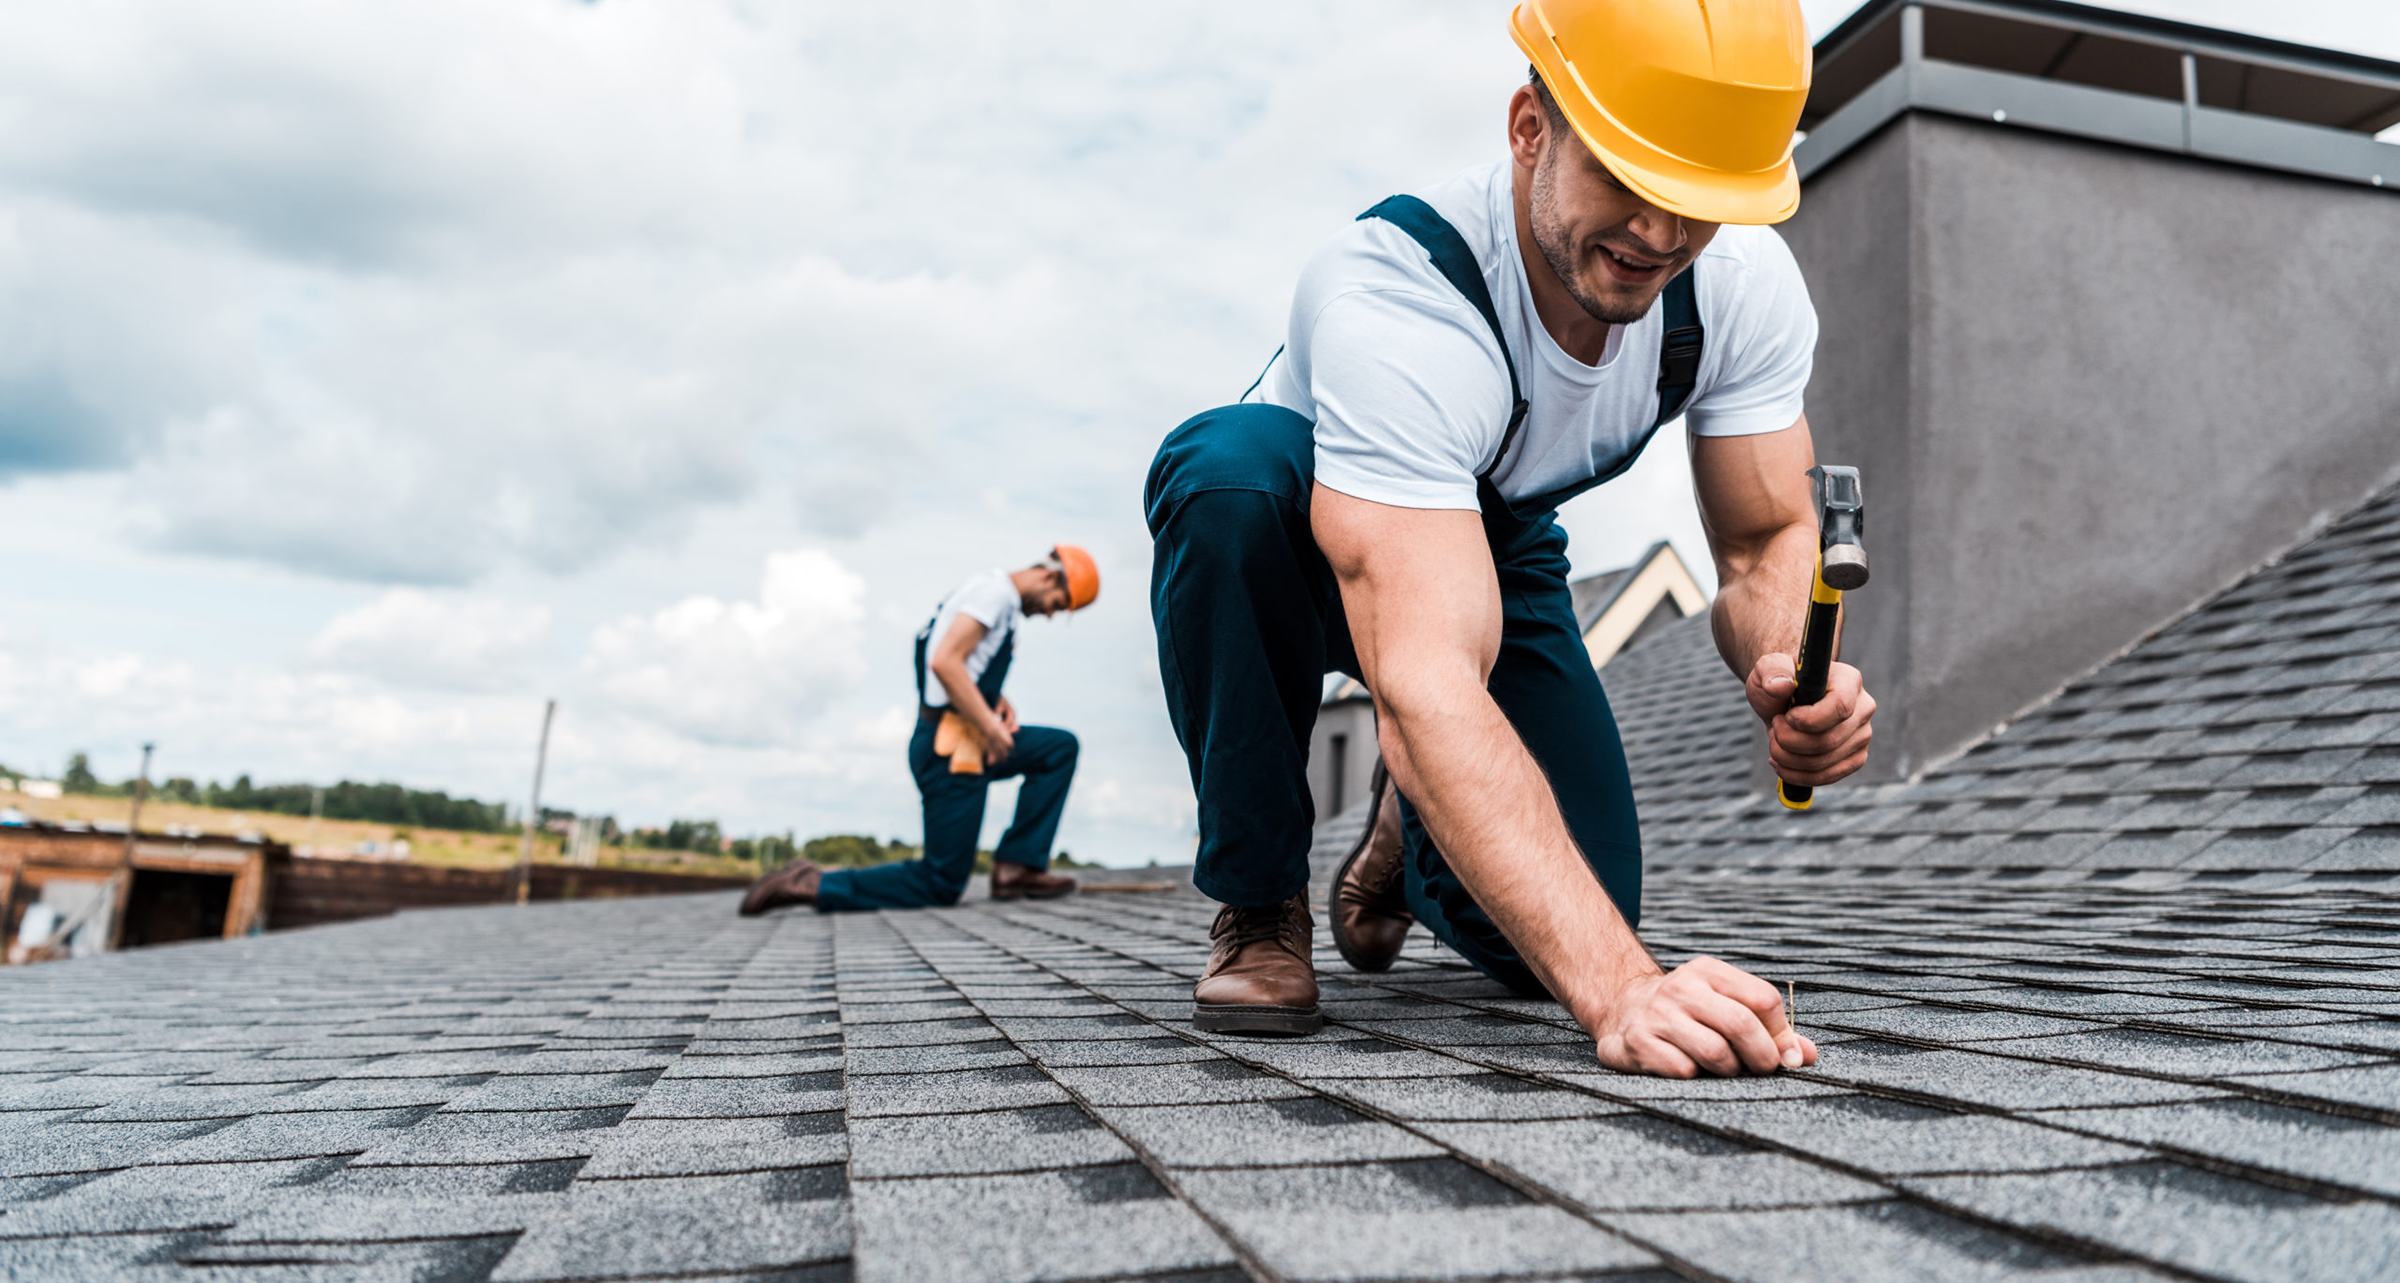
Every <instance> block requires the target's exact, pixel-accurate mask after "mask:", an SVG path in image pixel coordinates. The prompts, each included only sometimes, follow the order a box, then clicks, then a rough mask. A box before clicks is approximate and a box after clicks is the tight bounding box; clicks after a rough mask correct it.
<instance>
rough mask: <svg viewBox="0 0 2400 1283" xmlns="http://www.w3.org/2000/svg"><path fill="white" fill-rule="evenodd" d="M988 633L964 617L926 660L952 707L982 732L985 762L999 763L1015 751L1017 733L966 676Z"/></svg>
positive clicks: (943, 636) (952, 625)
mask: <svg viewBox="0 0 2400 1283" xmlns="http://www.w3.org/2000/svg"><path fill="white" fill-rule="evenodd" d="M989 631H990V630H989V629H987V628H985V627H984V626H983V624H982V623H981V622H980V621H979V620H977V619H976V618H975V617H974V616H972V615H965V614H961V615H960V616H959V617H958V618H956V619H954V620H952V621H951V623H950V631H949V632H947V633H944V634H942V638H941V640H940V642H938V643H936V644H935V646H934V648H933V654H931V655H930V656H927V657H926V660H925V667H926V668H928V669H930V670H932V672H933V676H934V680H936V681H939V682H940V683H941V684H942V689H943V690H944V691H946V692H948V693H949V695H950V707H951V708H953V709H955V710H957V712H958V715H959V716H960V717H963V718H966V719H967V720H968V721H969V722H972V723H974V725H975V729H976V730H979V731H981V732H983V743H984V759H985V760H986V761H992V762H997V761H1001V760H1002V759H1004V758H1006V757H1007V756H1008V755H1009V754H1010V753H1013V752H1015V751H1016V747H1017V738H1016V732H1015V730H1014V729H1013V728H1011V727H1010V726H1009V725H1008V724H1007V723H1006V722H1005V721H1003V720H1002V718H1001V716H1000V713H999V711H998V710H997V709H994V708H993V707H992V706H991V704H990V703H989V702H987V701H986V700H985V699H984V698H983V692H982V691H979V690H977V689H975V679H974V678H972V677H970V676H968V675H967V656H969V655H972V654H974V653H975V646H976V643H978V642H981V641H982V640H983V635H984V634H985V633H986V632H989Z"/></svg>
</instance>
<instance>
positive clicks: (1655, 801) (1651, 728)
mask: <svg viewBox="0 0 2400 1283" xmlns="http://www.w3.org/2000/svg"><path fill="white" fill-rule="evenodd" d="M1601 678H1602V681H1603V683H1604V684H1605V685H1606V686H1607V687H1608V690H1609V695H1610V698H1611V700H1612V701H1613V703H1614V705H1615V708H1616V712H1617V718H1618V722H1619V725H1620V726H1621V728H1622V729H1623V732H1624V735H1625V741H1626V752H1627V755H1628V757H1629V758H1630V760H1631V762H1632V766H1633V774H1634V785H1635V793H1636V796H1637V798H1638V799H1639V801H1640V803H1641V808H1642V834H1643V843H1644V848H1645V849H1644V855H1645V858H1646V859H1647V861H1648V863H1649V864H1650V866H1651V867H1653V868H1657V867H1660V866H1679V867H1692V868H1699V867H1716V866H1740V867H1756V866H1759V865H1762V864H1774V865H1783V866H1790V867H1824V868H1851V869H1857V868H1898V867H1907V868H1912V869H1929V868H1957V869H2005V870H2012V871H2016V872H2018V873H2022V874H2026V875H2033V874H2036V873H2038V874H2039V875H2041V876H2066V877H2092V878H2109V877H2132V876H2142V877H2144V878H2145V879H2146V880H2152V881H2154V880H2156V879H2157V878H2159V877H2184V878H2195V877H2196V878H2206V879H2209V880H2214V881H2219V882H2230V881H2236V880H2245V879H2246V880H2250V881H2252V882H2254V883H2258V884H2265V883H2270V882H2274V883H2288V882H2294V881H2299V880H2305V879H2309V878H2317V879H2324V880H2331V881H2360V882H2363V883H2370V884H2372V883H2381V882H2385V881H2388V880H2390V879H2393V878H2400V494H2389V495H2386V496H2384V497H2383V498H2382V499H2380V500H2378V501H2377V502H2374V503H2371V504H2369V505H2367V506H2366V507H2364V508H2362V509H2360V510H2359V511H2358V512H2356V513H2353V514H2351V515H2350V516H2349V517H2348V518H2347V519H2345V520H2343V521H2341V522H2339V523H2337V524H2336V525H2334V526H2333V527H2332V528H2331V529H2329V530H2327V531H2326V532H2325V533H2324V534H2323V535H2322V536H2321V537H2319V538H2317V539H2314V540H2311V541H2310V542H2309V543H2307V544H2305V545H2303V546H2302V547H2301V548H2299V549H2298V550H2296V551H2294V552H2293V553H2292V554H2291V555H2289V556H2287V557H2285V558H2283V559H2281V560H2279V561H2277V562H2276V563H2275V564H2273V565H2271V566H2268V567H2267V568H2265V569H2264V570H2261V571H2260V572H2258V573H2257V574H2255V575H2252V576H2251V577H2249V578H2248V579H2246V580H2244V581H2243V582H2242V583H2241V584H2239V585H2237V586H2236V587H2234V588H2233V589H2232V590H2230V591H2228V592H2226V593H2225V594H2223V595H2221V596H2219V597H2217V598H2216V599H2214V600H2213V601H2210V602H2208V603H2207V604H2205V605H2204V606H2202V607H2201V608H2200V609H2198V610H2195V611H2193V612H2192V613H2191V614H2189V615H2187V616H2185V617H2184V618H2182V619H2180V620H2178V621H2176V622H2175V623H2173V624H2172V625H2170V626H2168V627H2166V628H2164V629H2162V630H2160V631H2159V632H2158V633H2157V634H2156V635H2155V636H2153V637H2150V638H2148V639H2146V640H2144V641H2143V642H2142V643H2141V644H2140V645H2138V646H2136V647H2134V648H2133V649H2132V650H2130V651H2128V652H2127V653H2126V654H2125V655H2123V656H2121V657H2120V658H2118V659H2117V660H2115V661H2114V662H2112V663H2109V664H2107V665H2105V666H2103V667H2102V668H2101V669H2099V670H2098V671H2097V672H2094V673H2092V674H2090V675H2089V676H2087V677H2085V678H2083V679H2082V680H2080V681H2077V682H2075V683H2073V684H2071V685H2070V686H2068V687H2067V688H2066V690H2064V691H2063V692H2061V693H2060V694H2059V695H2058V696H2057V697H2056V698H2054V699H2051V700H2049V701H2047V702H2045V703H2044V704H2042V705H2041V706H2040V707H2038V708H2035V709H2034V710H2032V711H2031V712H2029V713H2028V714H2026V715H2025V716H2024V717H2022V718H2020V719H2019V720H2018V721H2016V722H2015V723H2014V724H2012V725H2010V726H2009V727H2007V728H2006V729H2005V730H2003V731H2001V732H2000V733H1999V734H1997V735H1994V736H1992V737H1991V738H1990V739H1988V740H1986V741H1984V742H1983V743H1981V744H1979V745H1977V746H1976V747H1975V748H1974V749H1972V750H1971V751H1969V752H1967V753H1966V754H1964V755H1963V756H1961V757H1959V758H1958V759H1956V760H1954V761H1952V762H1949V763H1947V764H1945V765H1943V766H1941V767H1939V768H1938V769H1935V770H1932V771H1930V772H1927V773H1926V774H1925V775H1924V776H1923V777H1921V778H1919V779H1917V780H1915V781H1912V782H1908V783H1900V784H1890V785H1884V786H1880V787H1872V788H1859V787H1837V788H1833V789H1827V790H1824V791H1822V792H1820V793H1819V794H1818V795H1817V809H1816V810H1815V811H1814V812H1813V813H1810V814H1807V815H1798V816H1795V815H1792V814H1790V813H1788V812H1786V811H1784V810H1783V809H1782V808H1781V807H1779V806H1777V805H1776V804H1775V802H1774V801H1773V800H1772V799H1770V798H1768V797H1766V796H1764V795H1763V794H1762V793H1761V792H1759V791H1758V790H1756V789H1755V788H1753V787H1752V785H1751V783H1750V780H1751V777H1750V771H1751V767H1752V761H1751V759H1752V756H1753V754H1754V753H1755V752H1756V751H1757V749H1756V748H1755V746H1754V745H1753V743H1752V738H1751V735H1752V732H1751V729H1750V724H1751V718H1750V715H1749V712H1748V710H1747V708H1746V707H1745V706H1744V705H1743V703H1742V695H1741V685H1740V683H1739V682H1738V681H1737V680H1736V679H1735V678H1734V677H1733V676H1732V675H1731V674H1730V673H1728V672H1727V671H1726V670H1725V667H1724V665H1723V663H1722V662H1720V661H1719V660H1718V659H1717V657H1716V652H1715V648H1714V647H1713V645H1711V644H1710V642H1709V640H1708V627H1707V623H1706V621H1705V620H1703V619H1693V620H1686V621H1682V622H1680V623H1678V624H1676V625H1675V626H1674V627H1673V628H1671V629H1667V630H1664V631H1662V632H1661V633H1660V634H1658V635H1657V636H1656V637H1654V638H1651V639H1648V640H1646V641H1644V642H1642V643H1641V644H1639V645H1637V646H1634V647H1632V648H1630V649H1629V650H1627V651H1626V653H1625V654H1623V655H1621V656H1619V657H1618V658H1617V660H1616V661H1615V662H1613V663H1612V664H1610V665H1609V667H1608V669H1607V670H1606V671H1605V672H1603V673H1602V674H1601ZM2394 885H2396V886H2400V883H2394Z"/></svg>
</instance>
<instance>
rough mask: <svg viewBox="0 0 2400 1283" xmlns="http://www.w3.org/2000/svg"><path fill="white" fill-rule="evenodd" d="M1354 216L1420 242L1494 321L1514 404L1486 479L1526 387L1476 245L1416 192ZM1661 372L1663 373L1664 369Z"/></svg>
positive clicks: (1502, 454)
mask: <svg viewBox="0 0 2400 1283" xmlns="http://www.w3.org/2000/svg"><path fill="white" fill-rule="evenodd" d="M1358 217H1359V219H1360V220H1361V221H1363V220H1366V219H1370V218H1380V219H1382V220H1383V221H1385V222H1387V223H1390V224H1391V225H1392V226H1394V227H1397V228H1399V229H1400V230H1401V231H1404V232H1406V233H1408V234H1409V237H1410V238H1411V239H1413V240H1414V241H1416V243H1417V244H1419V245H1422V246H1424V247H1425V253H1426V254H1427V255H1428V256H1429V257H1431V258H1432V259H1433V266H1434V270H1435V271H1438V272H1440V273H1441V274H1442V279H1444V280H1446V281H1448V282H1450V285H1451V288H1453V289H1455V290H1457V291H1458V292H1459V293H1460V294H1463V295H1465V296H1466V300H1467V301H1468V302H1469V303H1472V304H1474V305H1475V310H1476V311H1478V312H1481V313H1482V314H1483V323H1484V324H1485V325H1488V326H1490V327H1492V342H1494V343H1497V344H1499V345H1500V360H1501V362H1502V363H1503V364H1505V365H1506V366H1507V367H1508V399H1509V403H1510V405H1511V406H1513V407H1514V408H1513V409H1511V410H1510V411H1509V414H1508V431H1506V432H1504V433H1502V434H1501V437H1500V449H1499V452H1498V453H1496V454H1494V455H1493V456H1492V462H1491V465H1490V466H1489V467H1486V468H1485V469H1484V470H1483V471H1482V472H1481V473H1479V474H1477V479H1478V480H1483V479H1487V478H1489V477H1490V476H1491V475H1492V473H1493V471H1494V470H1495V469H1497V468H1498V467H1499V466H1500V461H1501V460H1502V459H1505V458H1507V457H1508V447H1509V446H1510V444H1511V443H1513V442H1514V441H1515V440H1516V439H1517V429H1518V428H1519V427H1520V426H1522V425H1523V424H1524V422H1525V390H1524V386H1523V385H1522V384H1520V383H1518V382H1517V360H1516V358H1515V357H1514V356H1511V355H1510V354H1509V351H1508V338H1507V336H1506V335H1504V334H1502V333H1501V332H1500V313H1499V312H1498V311H1497V310H1496V309H1494V308H1493V307H1492V292H1491V290H1490V289H1488V288H1486V287H1485V286H1484V283H1483V269H1482V267H1480V266H1478V265H1477V264H1476V262H1475V251H1473V250H1471V249H1468V248H1467V241H1466V238H1465V237H1463V236H1460V235H1459V234H1458V229H1457V228H1455V227H1452V226H1451V225H1450V220H1449V219H1446V218H1444V217H1442V216H1441V215H1440V214H1439V213H1436V212H1435V211H1434V208H1433V206H1431V205H1428V204H1426V203H1425V202H1424V201H1421V200H1419V199H1417V198H1416V197H1414V196H1407V195H1402V196H1387V197H1385V198H1384V199H1383V200H1381V201H1378V202H1377V203H1376V205H1375V207H1374V208H1373V209H1370V210H1368V211H1367V212H1366V213H1364V214H1361V215H1359V216H1358ZM1698 366H1699V358H1698V357H1697V356H1696V355H1695V356H1694V358H1693V368H1694V369H1695V370H1697V369H1698ZM1660 377H1661V379H1662V380H1663V379H1664V377H1665V375H1664V374H1663V372H1662V374H1661V376H1660ZM1662 386H1663V384H1662ZM1684 391H1685V392H1686V393H1687V394H1688V393H1689V392H1690V391H1691V384H1690V383H1689V382H1688V381H1687V382H1686V383H1685V385H1684Z"/></svg>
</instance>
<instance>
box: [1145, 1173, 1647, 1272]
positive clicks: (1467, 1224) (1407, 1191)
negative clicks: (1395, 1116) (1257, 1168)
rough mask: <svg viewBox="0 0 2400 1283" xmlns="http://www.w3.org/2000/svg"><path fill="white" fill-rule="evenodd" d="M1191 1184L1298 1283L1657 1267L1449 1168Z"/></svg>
mask: <svg viewBox="0 0 2400 1283" xmlns="http://www.w3.org/2000/svg"><path fill="white" fill-rule="evenodd" d="M1182 1183H1183V1186H1184V1189H1185V1191H1186V1193H1187V1194H1188V1195H1189V1196H1190V1198H1191V1199H1192V1201H1193V1202H1194V1203H1195V1204H1197V1205H1198V1206H1200V1207H1201V1208H1202V1209H1203V1210H1205V1211H1207V1212H1208V1213H1210V1214H1211V1215H1213V1216H1215V1217H1217V1218H1219V1219H1220V1220H1221V1221H1223V1222H1224V1223H1225V1224H1226V1225H1227V1226H1228V1227H1229V1228H1230V1229H1231V1230H1232V1231H1233V1232H1234V1234H1236V1235H1237V1236H1239V1237H1240V1238H1241V1239H1242V1241H1243V1243H1244V1244H1245V1245H1246V1246H1248V1247H1249V1248H1250V1249H1251V1250H1252V1251H1253V1252H1256V1253H1257V1254H1258V1255H1259V1257H1260V1258H1261V1259H1262V1260H1263V1261H1264V1262H1265V1263H1266V1264H1267V1266H1268V1267H1269V1268H1270V1269H1273V1270H1275V1271H1276V1272H1277V1273H1278V1274H1280V1275H1281V1276H1283V1277H1285V1278H1290V1279H1396V1278H1465V1277H1488V1276H1494V1275H1517V1274H1541V1275H1550V1276H1556V1275H1560V1274H1567V1273H1570V1272H1578V1273H1579V1272H1585V1271H1601V1270H1618V1269H1627V1268H1632V1267H1636V1266H1642V1265H1651V1264H1655V1263H1657V1259H1658V1258H1656V1257H1655V1256H1652V1255H1651V1254H1650V1253H1648V1252H1646V1251H1643V1250H1642V1249H1640V1248H1638V1247H1635V1246H1633V1245H1632V1244H1630V1243H1628V1242H1626V1241H1625V1240H1623V1239H1621V1238H1618V1237H1617V1236H1615V1235H1613V1234H1610V1233H1608V1232H1607V1231H1605V1230H1602V1229H1599V1228H1596V1227H1594V1226H1592V1225H1589V1224H1587V1223H1585V1222H1583V1221H1579V1220H1577V1219H1575V1218H1574V1217H1571V1216H1569V1215H1568V1214H1567V1213H1565V1212H1563V1211H1560V1210H1559V1209H1557V1208H1554V1207H1544V1206H1541V1205H1539V1204H1536V1203H1534V1202H1532V1201H1531V1200H1529V1199H1527V1198H1526V1197H1525V1196H1524V1195H1522V1194H1519V1193H1518V1192H1516V1191H1515V1190H1512V1189H1510V1188H1508V1187H1507V1186H1505V1185H1502V1184H1501V1183H1499V1182H1498V1181H1495V1180H1493V1179H1492V1178H1491V1177H1489V1176H1486V1175H1484V1174H1482V1173H1481V1172H1478V1171H1475V1170H1474V1169H1473V1168H1470V1167H1467V1166H1466V1165H1464V1164H1462V1163H1459V1162H1457V1161H1455V1160H1452V1159H1446V1158H1444V1159H1421V1160H1416V1161H1413V1162H1402V1163H1374V1164H1368V1165H1365V1166H1348V1167H1301V1168H1289V1169H1283V1170H1278V1171H1275V1172H1271V1173H1255V1172H1193V1173H1191V1174H1189V1175H1188V1176H1186V1177H1184V1178H1183V1182H1182ZM1333 1225H1339V1226H1340V1229H1339V1230H1338V1231H1336V1232H1330V1233H1329V1232H1328V1230H1329V1228H1330V1227H1331V1226H1333Z"/></svg>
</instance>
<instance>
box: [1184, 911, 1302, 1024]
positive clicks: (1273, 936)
mask: <svg viewBox="0 0 2400 1283" xmlns="http://www.w3.org/2000/svg"><path fill="white" fill-rule="evenodd" d="M1315 929H1316V922H1315V921H1314V920H1313V919H1311V918H1310V917H1309V916H1308V894H1307V893H1306V892H1302V893H1301V894H1299V895H1296V896H1293V897H1292V898H1291V899H1289V900H1286V901H1284V902H1283V903H1281V904H1266V905H1258V906H1255V907H1243V906H1241V905H1232V904H1229V905H1226V906H1225V907H1224V908H1223V909H1221V910H1219V911H1218V912H1217V921H1216V924H1215V925H1213V926H1211V927H1210V928H1209V929H1208V939H1209V943H1210V945H1211V948H1210V950H1209V954H1208V971H1207V972H1206V973H1205V974H1204V975H1202V976H1201V977H1200V983H1198V984H1196V985H1194V986H1192V1003H1193V1006H1192V1028H1194V1029H1197V1030H1199V1031H1200V1032H1202V1033H1207V1034H1267V1035H1279V1036H1283V1037H1293V1036H1297V1035H1302V1034H1313V1033H1315V1032H1317V1031H1318V1030H1320V1029H1323V1028H1324V1027H1325V1013H1324V1012H1323V1011H1321V1010H1319V1009H1318V1007H1317V969H1316V967H1315V965H1314V964H1312V963H1311V962H1310V961H1309V956H1308V955H1309V947H1310V946H1309V936H1310V934H1311V933H1312V932H1313V931H1315Z"/></svg>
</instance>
